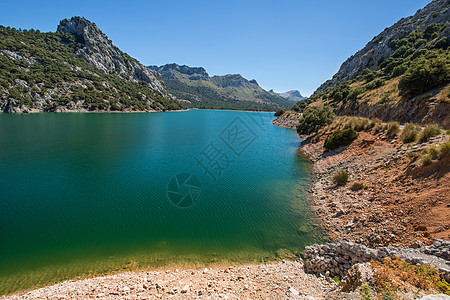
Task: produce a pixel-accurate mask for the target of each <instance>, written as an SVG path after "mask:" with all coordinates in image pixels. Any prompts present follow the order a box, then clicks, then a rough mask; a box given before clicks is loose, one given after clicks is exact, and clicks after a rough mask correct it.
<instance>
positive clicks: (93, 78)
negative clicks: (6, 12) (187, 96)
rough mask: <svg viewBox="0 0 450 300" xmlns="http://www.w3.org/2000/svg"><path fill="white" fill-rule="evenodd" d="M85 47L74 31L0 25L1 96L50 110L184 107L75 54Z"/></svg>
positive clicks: (140, 83) (164, 108) (143, 85)
mask: <svg viewBox="0 0 450 300" xmlns="http://www.w3.org/2000/svg"><path fill="white" fill-rule="evenodd" d="M81 47H82V44H80V42H79V41H78V40H77V37H76V36H74V35H73V34H70V33H61V32H56V33H52V32H47V33H41V32H40V31H39V30H33V29H31V30H17V29H14V28H10V27H3V26H0V100H2V99H3V100H7V99H14V101H15V102H16V103H17V105H18V106H22V105H24V106H26V107H28V108H36V107H38V106H41V107H40V108H41V109H43V110H47V111H52V110H55V109H57V108H58V107H66V108H68V109H70V108H74V107H75V106H79V107H81V108H85V109H88V110H111V111H124V110H166V109H180V108H182V106H181V105H180V104H179V103H178V102H176V101H175V100H173V99H169V98H167V97H166V96H164V95H162V94H160V93H159V92H157V91H156V90H153V89H151V88H149V87H148V85H147V84H146V83H145V82H143V81H139V82H131V81H126V80H124V79H122V78H120V77H118V76H116V75H110V74H106V73H105V72H103V71H102V70H100V69H98V68H96V67H95V66H93V65H91V64H89V63H88V62H86V61H85V60H83V59H81V58H79V57H78V56H77V55H76V51H77V50H78V49H80V48H81Z"/></svg>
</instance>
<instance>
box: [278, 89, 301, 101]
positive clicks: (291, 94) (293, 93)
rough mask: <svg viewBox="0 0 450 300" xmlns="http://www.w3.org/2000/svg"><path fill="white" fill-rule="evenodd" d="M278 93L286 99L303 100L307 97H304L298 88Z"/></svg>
mask: <svg viewBox="0 0 450 300" xmlns="http://www.w3.org/2000/svg"><path fill="white" fill-rule="evenodd" d="M278 95H280V96H281V97H283V98H285V99H289V100H292V101H301V100H304V99H306V97H303V96H302V94H300V92H299V91H298V90H290V91H287V92H284V93H279V94H278Z"/></svg>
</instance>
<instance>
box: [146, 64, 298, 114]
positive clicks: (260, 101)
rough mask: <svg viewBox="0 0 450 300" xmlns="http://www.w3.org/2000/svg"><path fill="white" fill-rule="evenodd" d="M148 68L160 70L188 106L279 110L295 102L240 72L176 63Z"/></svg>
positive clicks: (171, 89) (169, 87)
mask: <svg viewBox="0 0 450 300" xmlns="http://www.w3.org/2000/svg"><path fill="white" fill-rule="evenodd" d="M148 68H149V69H151V70H154V71H157V72H159V73H160V74H161V77H162V79H163V81H164V82H165V84H166V86H167V89H168V90H169V92H170V93H171V94H173V95H175V96H176V97H177V98H178V99H179V100H180V101H182V102H183V103H184V105H186V106H187V107H196V108H226V109H246V110H275V109H277V108H288V107H290V106H292V102H290V101H288V100H286V99H284V98H283V97H281V96H279V95H277V94H273V93H271V92H268V91H266V90H264V89H263V88H261V87H260V86H259V84H258V82H257V81H256V80H255V79H252V80H248V79H246V78H244V77H243V76H242V75H240V74H226V75H214V76H210V75H209V74H208V72H207V71H206V70H205V69H204V68H203V67H189V66H187V65H178V64H175V63H172V64H166V65H162V66H148Z"/></svg>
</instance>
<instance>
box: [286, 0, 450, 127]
mask: <svg viewBox="0 0 450 300" xmlns="http://www.w3.org/2000/svg"><path fill="white" fill-rule="evenodd" d="M448 20H450V1H448V0H435V1H432V2H431V3H429V4H428V5H427V6H426V7H425V8H423V9H419V10H418V11H417V13H416V14H415V15H414V16H410V17H407V18H403V19H401V20H400V21H398V22H396V23H395V24H394V25H392V26H391V27H389V28H386V29H385V30H384V31H383V32H381V33H380V34H379V35H377V36H376V37H375V38H373V39H372V40H371V41H369V42H368V43H367V45H366V46H365V47H364V48H363V49H362V50H359V51H357V52H356V53H355V54H354V55H352V56H350V57H349V58H348V59H347V60H346V61H345V62H344V63H343V64H342V65H341V67H340V69H339V71H338V72H337V73H336V74H335V75H334V76H333V78H332V79H330V80H328V81H326V82H324V83H323V84H322V85H321V86H320V87H319V88H318V89H317V90H316V91H315V92H314V93H313V95H312V96H311V97H309V98H308V99H306V100H303V101H300V102H298V103H297V104H296V105H294V107H293V108H292V109H293V110H295V111H300V112H302V111H304V110H306V109H308V108H316V107H321V106H324V105H325V106H330V107H331V108H332V109H333V110H334V112H335V113H336V114H337V115H350V116H360V117H366V118H378V119H381V120H383V121H385V122H390V121H397V122H402V123H407V122H413V123H418V124H433V123H437V124H439V125H441V126H442V127H444V128H448V127H450V51H449V46H450V25H449V22H448Z"/></svg>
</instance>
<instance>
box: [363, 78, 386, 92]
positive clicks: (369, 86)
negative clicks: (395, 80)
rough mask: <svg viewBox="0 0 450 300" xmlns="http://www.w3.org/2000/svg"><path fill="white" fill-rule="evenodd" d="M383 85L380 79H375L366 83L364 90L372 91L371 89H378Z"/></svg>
mask: <svg viewBox="0 0 450 300" xmlns="http://www.w3.org/2000/svg"><path fill="white" fill-rule="evenodd" d="M383 85H384V80H383V79H381V78H376V79H375V80H373V81H371V82H370V83H368V84H367V85H366V88H367V89H368V90H373V89H376V88H379V87H380V86H383Z"/></svg>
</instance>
